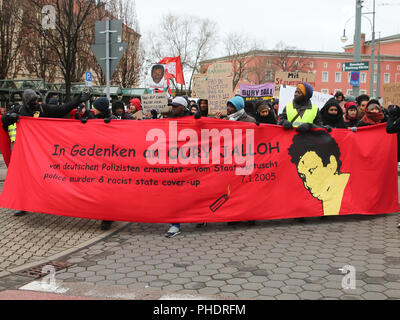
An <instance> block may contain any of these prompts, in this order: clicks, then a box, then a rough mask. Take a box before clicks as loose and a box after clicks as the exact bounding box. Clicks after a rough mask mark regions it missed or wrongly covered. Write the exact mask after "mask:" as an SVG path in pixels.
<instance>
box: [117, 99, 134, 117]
mask: <svg viewBox="0 0 400 320" xmlns="http://www.w3.org/2000/svg"><path fill="white" fill-rule="evenodd" d="M112 114H113V115H114V116H116V117H117V119H120V120H133V119H134V118H133V116H132V115H131V114H129V113H126V112H125V105H124V103H123V102H122V101H121V100H117V101H114V102H113V104H112Z"/></svg>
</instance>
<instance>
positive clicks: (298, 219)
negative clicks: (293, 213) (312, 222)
mask: <svg viewBox="0 0 400 320" xmlns="http://www.w3.org/2000/svg"><path fill="white" fill-rule="evenodd" d="M294 220H295V221H297V222H306V219H305V218H294Z"/></svg>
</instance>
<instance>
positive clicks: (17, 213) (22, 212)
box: [14, 211, 29, 217]
mask: <svg viewBox="0 0 400 320" xmlns="http://www.w3.org/2000/svg"><path fill="white" fill-rule="evenodd" d="M28 213H29V212H27V211H18V212H16V213H14V217H22V216H25V215H27V214H28Z"/></svg>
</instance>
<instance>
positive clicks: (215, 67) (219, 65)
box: [207, 62, 233, 76]
mask: <svg viewBox="0 0 400 320" xmlns="http://www.w3.org/2000/svg"><path fill="white" fill-rule="evenodd" d="M232 70H233V64H232V62H216V63H213V64H212V65H210V66H209V67H208V69H207V74H209V75H217V76H231V75H232Z"/></svg>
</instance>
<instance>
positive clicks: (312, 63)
mask: <svg viewBox="0 0 400 320" xmlns="http://www.w3.org/2000/svg"><path fill="white" fill-rule="evenodd" d="M310 68H311V69H312V68H314V62H312V61H311V62H310ZM397 69H398V70H400V66H397Z"/></svg>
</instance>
